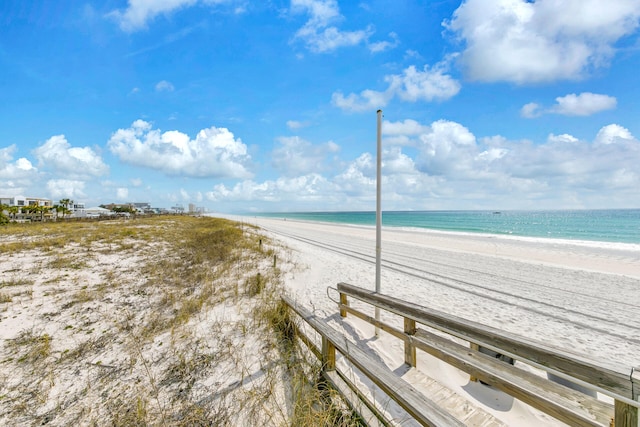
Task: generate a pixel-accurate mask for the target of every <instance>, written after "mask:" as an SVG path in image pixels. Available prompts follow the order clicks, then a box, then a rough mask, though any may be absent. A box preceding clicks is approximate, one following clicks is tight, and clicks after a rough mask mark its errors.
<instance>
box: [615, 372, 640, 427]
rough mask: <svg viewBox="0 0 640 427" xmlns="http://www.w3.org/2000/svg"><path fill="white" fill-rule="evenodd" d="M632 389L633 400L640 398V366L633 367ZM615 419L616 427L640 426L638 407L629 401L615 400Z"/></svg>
mask: <svg viewBox="0 0 640 427" xmlns="http://www.w3.org/2000/svg"><path fill="white" fill-rule="evenodd" d="M631 384H632V386H631V390H632V394H633V396H632V397H631V398H632V399H633V400H636V401H638V400H640V368H632V369H631ZM614 414H615V415H614V416H615V420H614V422H613V423H612V426H615V427H639V426H640V418H639V417H638V408H637V407H636V406H631V405H629V404H627V403H624V402H620V401H618V400H616V401H615V411H614Z"/></svg>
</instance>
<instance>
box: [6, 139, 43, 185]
mask: <svg viewBox="0 0 640 427" xmlns="http://www.w3.org/2000/svg"><path fill="white" fill-rule="evenodd" d="M17 149H18V148H17V147H16V145H15V144H14V145H10V146H9V147H5V148H0V179H12V180H16V179H28V178H29V177H32V176H33V175H34V174H35V173H37V171H38V170H37V169H36V168H35V167H34V166H33V165H32V164H31V162H30V161H29V160H27V159H26V158H24V157H20V158H19V159H17V160H16V161H13V153H15V152H16V151H17Z"/></svg>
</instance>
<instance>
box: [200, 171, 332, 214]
mask: <svg viewBox="0 0 640 427" xmlns="http://www.w3.org/2000/svg"><path fill="white" fill-rule="evenodd" d="M333 190H335V186H334V184H332V183H331V182H329V181H328V180H327V179H326V178H325V177H323V176H321V175H319V174H309V175H304V176H298V177H291V178H285V177H281V178H278V179H277V180H267V181H264V182H261V183H258V182H254V181H252V180H245V181H242V182H239V183H237V184H235V185H234V186H233V187H231V188H227V186H225V185H224V184H217V185H216V186H214V188H213V190H212V191H209V192H206V193H205V195H204V196H205V198H206V199H207V200H209V201H211V202H231V203H235V202H252V201H255V200H260V201H265V202H271V203H279V202H285V201H290V200H295V201H296V204H297V206H301V205H304V204H305V203H313V204H315V205H316V206H317V204H318V203H323V204H325V203H331V201H332V199H334V196H332V194H336V195H338V194H339V193H338V192H334V191H333Z"/></svg>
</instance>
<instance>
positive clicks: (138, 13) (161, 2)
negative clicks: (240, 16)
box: [108, 0, 242, 32]
mask: <svg viewBox="0 0 640 427" xmlns="http://www.w3.org/2000/svg"><path fill="white" fill-rule="evenodd" d="M197 3H201V4H205V5H217V4H223V3H233V1H230V0H128V2H127V7H126V8H125V9H124V10H114V11H112V12H111V13H109V14H108V16H109V17H110V18H112V19H114V20H115V21H116V22H117V23H118V25H119V26H120V29H121V30H122V31H126V32H134V31H138V30H141V29H143V28H146V26H147V23H148V22H149V21H151V20H153V19H154V18H155V17H157V16H158V15H163V14H164V15H169V14H171V13H174V12H176V11H178V10H180V9H184V8H187V7H191V6H194V5H195V4H197ZM235 11H236V13H241V12H242V9H241V8H235Z"/></svg>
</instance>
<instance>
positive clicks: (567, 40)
mask: <svg viewBox="0 0 640 427" xmlns="http://www.w3.org/2000/svg"><path fill="white" fill-rule="evenodd" d="M639 18H640V1H639V0H610V1H606V2H603V1H601V0H568V1H562V2H553V1H535V2H532V1H524V0H467V1H465V2H463V3H462V4H461V5H460V7H459V8H458V9H457V10H456V11H455V12H454V14H453V17H452V19H451V20H449V21H445V22H444V23H443V25H444V26H445V27H446V28H448V29H449V30H450V31H452V32H453V33H454V34H455V35H456V36H457V37H458V38H459V39H460V40H461V41H462V42H463V43H464V50H463V52H462V55H461V56H460V63H461V64H462V66H463V68H464V70H465V72H466V74H467V76H468V77H469V78H470V79H472V80H479V81H487V82H493V81H510V82H515V83H520V84H523V83H531V82H550V81H556V80H566V79H577V78H581V77H584V76H585V75H586V74H588V73H589V71H590V70H592V69H594V68H598V67H603V66H606V65H608V63H609V61H610V59H611V58H612V56H613V55H614V53H615V43H616V42H617V41H618V40H620V39H621V38H622V37H625V36H627V35H629V34H632V33H633V32H635V31H636V29H637V28H638V25H639Z"/></svg>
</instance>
